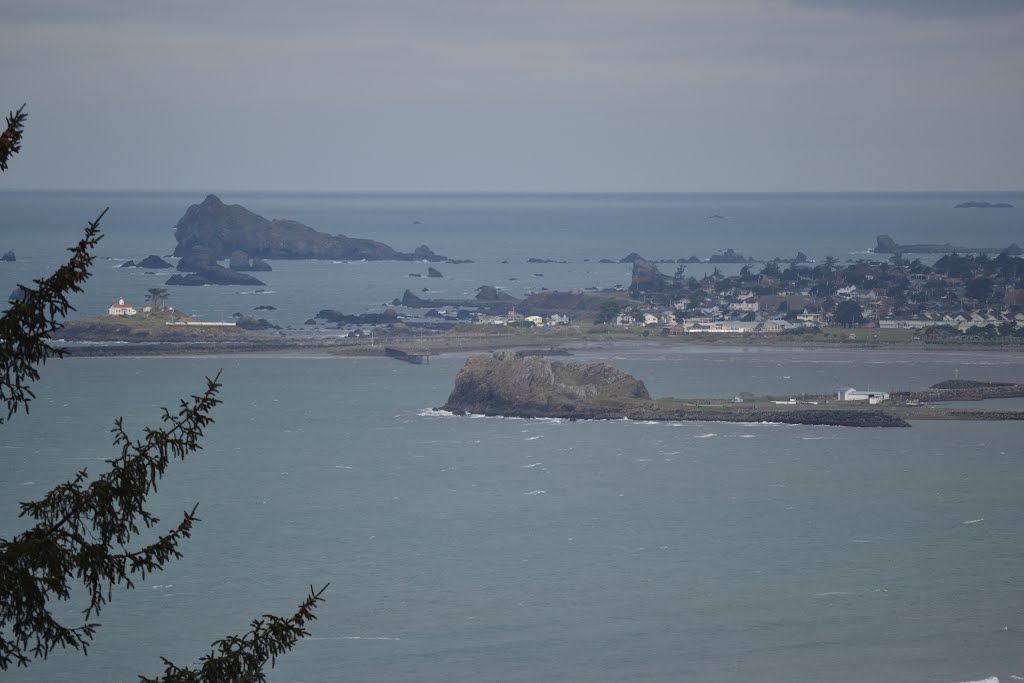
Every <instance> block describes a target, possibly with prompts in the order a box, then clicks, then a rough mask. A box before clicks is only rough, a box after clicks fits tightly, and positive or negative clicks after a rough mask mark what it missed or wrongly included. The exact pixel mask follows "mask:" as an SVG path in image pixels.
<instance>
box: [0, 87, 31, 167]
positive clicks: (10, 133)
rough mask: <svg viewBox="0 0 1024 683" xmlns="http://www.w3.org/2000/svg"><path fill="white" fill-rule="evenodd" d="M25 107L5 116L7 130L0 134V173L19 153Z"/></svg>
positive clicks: (25, 116) (23, 128)
mask: <svg viewBox="0 0 1024 683" xmlns="http://www.w3.org/2000/svg"><path fill="white" fill-rule="evenodd" d="M27 118H28V114H26V113H25V105H24V104H23V105H21V106H20V107H18V111H12V112H11V113H10V114H8V115H7V128H6V129H5V130H4V132H3V133H0V171H6V170H7V161H8V159H10V158H11V157H12V156H14V155H15V154H17V153H18V152H20V151H21V136H22V134H23V133H24V131H25V120H26V119H27Z"/></svg>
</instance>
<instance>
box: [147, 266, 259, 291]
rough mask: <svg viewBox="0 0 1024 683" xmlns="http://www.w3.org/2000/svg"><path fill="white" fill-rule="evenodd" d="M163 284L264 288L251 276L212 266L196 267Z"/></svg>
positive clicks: (173, 276)
mask: <svg viewBox="0 0 1024 683" xmlns="http://www.w3.org/2000/svg"><path fill="white" fill-rule="evenodd" d="M164 284H168V285H185V286H191V287H200V286H202V285H254V286H258V287H265V286H266V283H265V282H263V281H262V280H258V279H256V278H254V277H253V276H252V275H246V274H245V273H239V272H238V271H235V270H231V269H230V268H225V267H224V266H219V265H217V264H212V265H208V266H197V267H196V268H195V271H194V272H191V273H186V274H185V275H177V274H176V275H172V276H171V277H170V278H168V280H167V282H166V283H164Z"/></svg>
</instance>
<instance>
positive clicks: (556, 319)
mask: <svg viewBox="0 0 1024 683" xmlns="http://www.w3.org/2000/svg"><path fill="white" fill-rule="evenodd" d="M568 324H569V316H567V315H562V314H560V313H552V314H551V315H549V316H548V325H568Z"/></svg>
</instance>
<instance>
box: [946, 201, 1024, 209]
mask: <svg viewBox="0 0 1024 683" xmlns="http://www.w3.org/2000/svg"><path fill="white" fill-rule="evenodd" d="M953 208H954V209H1012V208H1013V204H1007V203H1005V202H995V203H993V202H961V203H959V204H957V205H956V206H954V207H953Z"/></svg>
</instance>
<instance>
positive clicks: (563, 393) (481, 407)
mask: <svg viewBox="0 0 1024 683" xmlns="http://www.w3.org/2000/svg"><path fill="white" fill-rule="evenodd" d="M650 398H651V395H650V394H649V393H648V392H647V387H645V386H644V383H643V382H641V381H640V380H638V379H636V378H635V377H633V376H631V375H629V374H626V373H625V372H622V371H621V370H617V369H615V368H613V367H611V366H609V365H605V364H603V363H559V362H556V361H551V360H548V359H546V358H540V357H536V356H534V357H523V356H520V355H518V354H516V353H515V352H513V351H499V352H497V353H495V354H493V355H491V356H472V357H470V358H469V359H468V360H467V361H466V364H465V366H463V368H462V370H460V371H459V374H458V375H457V376H456V377H455V389H454V391H452V393H451V395H450V396H449V397H448V403H447V404H445V406H444V407H445V409H446V410H452V411H460V412H465V413H480V414H484V415H517V416H518V415H529V416H533V415H534V414H536V416H544V415H553V416H564V415H569V414H573V413H575V412H576V411H579V410H580V409H581V407H582V406H583V405H584V404H589V403H593V402H603V401H609V400H610V401H615V402H621V401H631V400H636V399H643V400H648V401H649V400H650ZM619 417H621V415H620V416H619Z"/></svg>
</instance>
